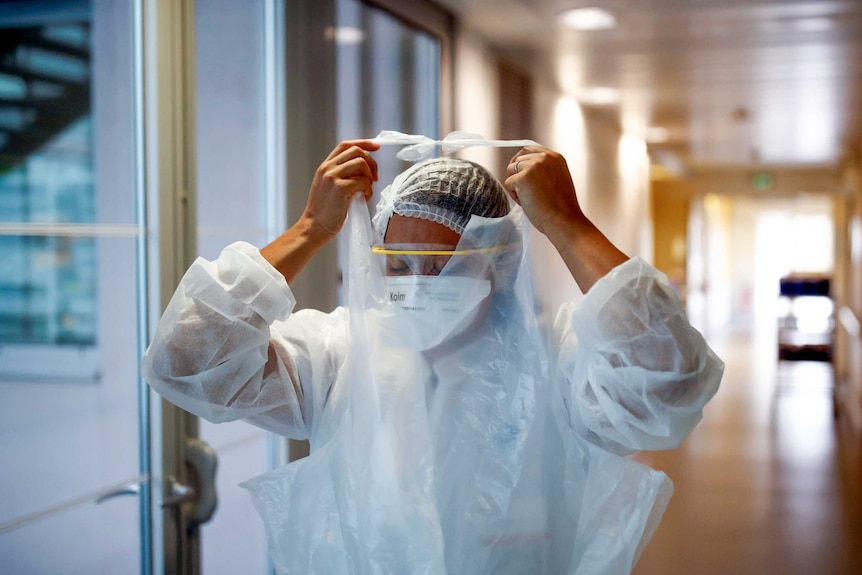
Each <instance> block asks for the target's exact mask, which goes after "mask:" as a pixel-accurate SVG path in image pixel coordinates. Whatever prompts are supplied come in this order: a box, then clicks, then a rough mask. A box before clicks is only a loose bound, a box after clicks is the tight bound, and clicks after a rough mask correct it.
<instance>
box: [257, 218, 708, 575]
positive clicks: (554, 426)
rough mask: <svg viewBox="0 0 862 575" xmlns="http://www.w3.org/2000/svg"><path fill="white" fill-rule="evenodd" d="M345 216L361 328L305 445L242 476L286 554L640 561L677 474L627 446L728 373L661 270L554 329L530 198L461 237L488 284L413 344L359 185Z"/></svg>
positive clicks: (459, 561) (378, 569)
mask: <svg viewBox="0 0 862 575" xmlns="http://www.w3.org/2000/svg"><path fill="white" fill-rule="evenodd" d="M348 227H349V229H350V230H351V232H350V233H351V238H350V257H349V268H350V269H349V277H348V284H347V289H346V291H345V293H346V294H347V297H348V300H349V301H348V309H349V313H348V314H347V315H348V317H349V341H350V344H349V346H348V347H349V349H348V350H347V351H346V355H345V356H344V363H343V365H341V366H340V368H339V369H338V370H337V375H335V381H334V382H332V385H331V388H330V389H329V390H328V392H327V399H326V406H325V410H324V417H325V422H322V423H321V422H320V421H317V424H316V425H315V426H314V429H313V431H312V432H311V434H310V439H311V444H312V453H311V455H310V456H309V457H307V458H305V459H302V460H300V461H297V462H294V463H291V464H289V465H287V466H285V467H282V468H280V469H276V470H274V471H271V472H269V473H266V474H264V475H262V476H259V477H257V478H254V479H252V480H250V481H248V482H246V483H245V484H244V486H245V487H246V488H248V490H249V491H250V493H251V494H252V497H253V499H254V501H255V505H256V507H257V509H258V511H259V513H260V515H261V517H262V518H263V520H264V522H265V524H266V529H267V533H268V536H269V540H270V546H271V552H272V556H273V560H274V563H275V566H276V569H277V570H278V572H279V573H281V574H288V573H291V574H293V573H303V574H309V573H321V574H322V573H327V574H333V573H345V574H346V573H351V574H382V573H411V574H426V573H427V574H432V573H434V574H440V573H450V574H484V573H488V574H490V573H495V574H499V573H548V574H555V575H556V574H561V573H576V574H592V575H594V574H603V573H607V574H612V573H613V574H616V573H619V574H622V573H629V572H630V570H631V569H632V567H633V565H634V562H635V561H636V559H637V557H638V555H639V554H640V551H641V550H642V549H643V546H644V545H645V544H646V542H647V541H648V540H649V537H650V536H651V534H652V532H653V530H654V529H655V527H656V526H657V524H658V521H659V519H660V517H661V514H662V512H663V510H664V508H665V506H666V504H667V501H668V499H669V497H670V494H671V491H672V485H671V483H670V481H669V480H668V479H667V477H666V476H664V474H662V473H659V472H656V471H653V470H651V469H649V468H647V467H645V466H643V465H640V464H638V463H636V462H633V461H631V460H628V459H626V458H624V457H622V456H621V455H620V454H622V453H628V452H630V451H632V450H635V449H641V448H648V447H662V448H664V447H669V446H672V445H675V444H677V443H678V442H679V441H681V440H682V438H683V437H684V436H685V434H687V433H688V431H689V430H690V429H691V428H692V427H693V426H694V424H695V423H696V422H697V421H698V420H699V418H700V413H701V408H702V406H703V404H704V403H705V402H706V401H707V400H708V399H709V397H711V395H712V394H713V393H714V392H715V390H716V388H717V385H718V380H719V378H720V375H721V362H720V361H719V360H718V359H717V358H716V357H715V356H714V355H713V354H712V352H711V351H709V349H708V348H707V347H706V345H705V343H704V342H703V339H702V338H701V337H700V335H699V334H697V332H696V331H695V330H693V329H692V328H691V327H690V326H689V325H688V323H687V322H686V321H685V315H684V313H683V312H682V307H681V305H680V303H679V301H678V300H677V299H676V298H675V296H674V295H673V294H672V292H670V290H669V289H668V288H667V287H666V285H665V284H664V282H663V280H662V277H661V275H660V274H659V273H658V272H656V271H655V270H653V269H652V268H649V266H646V265H645V264H643V263H642V262H640V261H638V260H633V261H631V262H628V263H627V264H624V265H623V266H620V268H618V269H617V270H615V271H614V272H612V275H615V276H619V277H612V278H608V279H603V280H602V282H599V284H596V286H595V288H594V290H593V291H595V292H596V293H595V294H593V291H591V293H590V294H588V296H587V297H586V298H585V299H584V307H583V308H582V309H581V310H578V311H577V312H575V311H574V310H566V309H564V310H562V313H561V316H560V317H561V318H562V319H560V320H558V326H557V341H558V345H557V346H555V345H548V344H546V342H545V340H544V338H543V337H542V334H541V333H540V330H539V327H538V325H537V323H536V319H535V314H534V312H533V295H532V289H531V285H530V277H529V271H528V268H527V266H526V263H525V258H524V257H523V250H522V247H523V241H522V238H524V237H526V236H525V235H524V234H525V232H524V231H523V226H522V215H521V212H520V210H519V209H516V210H514V211H513V212H512V213H511V214H510V215H509V216H507V217H506V218H501V219H483V218H476V217H474V218H473V220H472V221H471V223H470V224H469V225H468V228H467V229H466V230H465V233H464V234H463V236H462V240H461V243H460V244H459V246H458V247H457V248H456V249H457V250H459V251H465V252H468V253H470V254H471V255H470V256H467V257H468V258H472V259H473V261H472V262H471V263H470V264H469V265H465V266H464V267H466V268H469V269H470V270H471V271H470V275H471V276H473V277H475V275H476V274H478V275H480V276H482V277H487V278H489V279H491V281H492V283H493V286H494V291H493V295H492V296H491V297H490V298H489V299H488V300H487V303H486V304H485V306H484V308H483V311H482V313H481V314H480V316H479V317H478V319H475V320H474V321H473V323H472V324H471V326H470V327H469V328H468V329H466V330H465V331H462V332H461V334H460V335H458V336H457V337H455V339H454V340H452V341H450V342H449V344H447V345H444V346H442V347H440V348H436V349H434V350H431V351H430V352H419V351H414V350H411V349H402V348H398V347H394V346H392V344H391V342H392V338H386V337H382V336H381V334H382V333H384V332H386V330H388V329H390V326H389V325H388V321H389V320H388V319H387V318H391V317H392V313H391V312H392V310H391V307H392V306H393V305H397V303H396V304H393V302H392V301H391V300H392V298H391V297H390V293H389V291H388V287H387V284H386V281H385V262H384V261H383V260H382V259H381V257H380V256H377V255H375V254H374V253H372V251H371V250H370V247H371V246H372V245H373V244H374V243H375V238H374V237H373V234H372V229H371V226H370V222H369V220H368V215H367V211H366V209H365V206H364V204H361V203H359V201H357V202H355V203H354V205H353V207H352V208H351V212H350V218H349V225H348ZM486 248H493V249H486ZM453 260H456V258H455V257H453ZM450 264H451V266H452V268H451V270H452V274H453V277H455V276H456V275H457V274H456V273H455V271H454V270H456V269H457V268H458V266H459V265H463V262H462V261H460V260H458V261H457V262H456V261H450V263H449V264H447V267H449V266H450ZM446 271H447V270H446V268H444V270H443V273H442V274H441V275H442V276H444V277H445V276H446ZM578 313H580V314H581V316H583V317H582V318H581V319H580V321H579V318H578ZM606 321H610V322H611V324H610V325H603V322H606ZM578 336H580V338H581V340H583V341H582V343H578V341H577V340H578ZM381 342H387V344H386V345H383V344H382V343H381ZM558 351H559V356H558ZM318 417H320V416H319V415H315V418H318Z"/></svg>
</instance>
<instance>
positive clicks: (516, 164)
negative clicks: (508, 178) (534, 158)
mask: <svg viewBox="0 0 862 575" xmlns="http://www.w3.org/2000/svg"><path fill="white" fill-rule="evenodd" d="M520 163H521V160H518V161H517V162H515V173H516V174H517V173H518V164H520Z"/></svg>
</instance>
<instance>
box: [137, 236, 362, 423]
mask: <svg viewBox="0 0 862 575" xmlns="http://www.w3.org/2000/svg"><path fill="white" fill-rule="evenodd" d="M294 305H295V300H294V298H293V294H292V293H291V291H290V288H289V287H288V285H287V282H286V281H285V280H284V277H283V276H282V275H281V274H279V273H278V271H277V270H276V269H275V268H273V267H272V266H271V265H270V264H269V262H267V261H266V260H265V259H264V258H263V257H262V256H261V255H260V252H259V251H258V250H257V248H255V247H254V246H252V245H250V244H247V243H244V242H237V243H234V244H231V245H230V246H228V247H227V248H225V249H224V250H223V251H222V253H221V254H220V255H219V257H218V259H216V260H215V261H213V262H209V261H207V260H205V259H203V258H198V259H197V260H196V261H195V262H194V263H193V264H192V265H191V267H190V268H189V269H188V271H187V272H186V274H185V276H184V277H183V279H182V281H181V282H180V285H179V286H178V288H177V290H176V292H175V293H174V296H173V297H172V299H171V301H170V303H169V304H168V307H167V309H166V310H165V313H164V314H163V315H162V318H161V320H160V321H159V325H158V328H157V329H156V333H155V336H154V338H153V341H152V343H151V344H150V347H149V349H148V350H147V353H146V354H145V356H144V361H143V368H142V369H143V376H144V378H145V379H146V380H147V381H148V382H149V383H150V385H151V386H152V387H153V389H154V390H155V391H156V392H158V393H159V395H161V396H162V397H164V398H165V399H167V400H168V401H170V402H171V403H174V404H175V405H178V406H179V407H182V408H183V409H185V410H187V411H190V412H191V413H193V414H195V415H197V416H199V417H203V418H204V419H206V420H208V421H211V422H214V423H219V422H224V421H234V420H238V419H246V420H248V421H249V422H250V423H253V424H255V425H257V426H259V427H262V428H264V429H267V430H270V431H273V432H275V433H279V434H282V435H285V436H288V437H292V438H295V439H305V438H307V437H308V436H309V434H310V433H311V431H312V426H313V425H314V423H315V414H316V413H319V412H320V411H321V410H322V409H323V405H324V403H325V401H326V397H327V394H328V391H329V386H331V383H332V382H333V381H334V380H335V373H336V371H337V368H338V365H339V361H338V358H337V350H343V349H344V347H345V346H344V342H343V341H341V340H342V339H343V337H346V336H345V335H344V330H345V329H346V324H347V321H346V313H345V311H344V310H343V309H341V308H339V309H338V310H336V311H335V312H333V313H332V314H323V313H321V312H317V311H313V310H302V311H300V312H297V313H294V314H291V311H292V310H293V306H294ZM334 340H339V341H338V342H334Z"/></svg>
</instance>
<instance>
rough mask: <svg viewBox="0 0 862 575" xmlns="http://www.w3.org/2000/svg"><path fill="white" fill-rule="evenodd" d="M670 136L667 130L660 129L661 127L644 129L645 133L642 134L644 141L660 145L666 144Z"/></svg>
mask: <svg viewBox="0 0 862 575" xmlns="http://www.w3.org/2000/svg"><path fill="white" fill-rule="evenodd" d="M669 137H670V134H669V133H668V131H667V128H662V127H661V126H650V127H649V128H647V129H646V133H645V134H644V139H645V140H646V141H647V142H650V143H651V144H660V143H662V142H667V140H668V138H669Z"/></svg>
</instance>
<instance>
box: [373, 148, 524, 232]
mask: <svg viewBox="0 0 862 575" xmlns="http://www.w3.org/2000/svg"><path fill="white" fill-rule="evenodd" d="M393 213H395V214H399V215H402V216H406V217H410V218H421V219H424V220H429V221H432V222H435V223H438V224H442V225H444V226H446V227H447V228H449V229H450V230H452V231H454V232H456V233H457V234H459V235H462V234H463V233H464V229H465V228H466V227H467V224H468V223H469V222H470V218H471V217H472V216H481V217H485V218H500V217H503V216H505V215H506V214H507V213H509V201H508V198H507V196H506V192H505V190H503V186H502V185H501V184H500V182H499V181H498V180H497V179H496V178H495V177H494V176H493V175H492V174H491V173H490V172H488V170H486V169H485V168H483V167H482V166H480V165H479V164H475V163H473V162H469V161H467V160H459V159H456V158H434V159H431V160H426V161H424V162H421V163H419V164H416V165H414V166H411V167H410V168H408V169H407V170H405V171H404V172H402V173H401V174H399V175H398V176H397V177H396V178H395V180H394V181H393V182H392V184H391V185H390V186H387V188H386V189H385V190H383V192H382V194H381V198H380V202H379V203H378V204H377V214H376V215H375V216H374V227H375V228H376V229H377V232H378V233H379V234H380V237H381V238H384V237H385V236H386V228H387V227H388V226H389V218H391V217H392V214H393Z"/></svg>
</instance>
